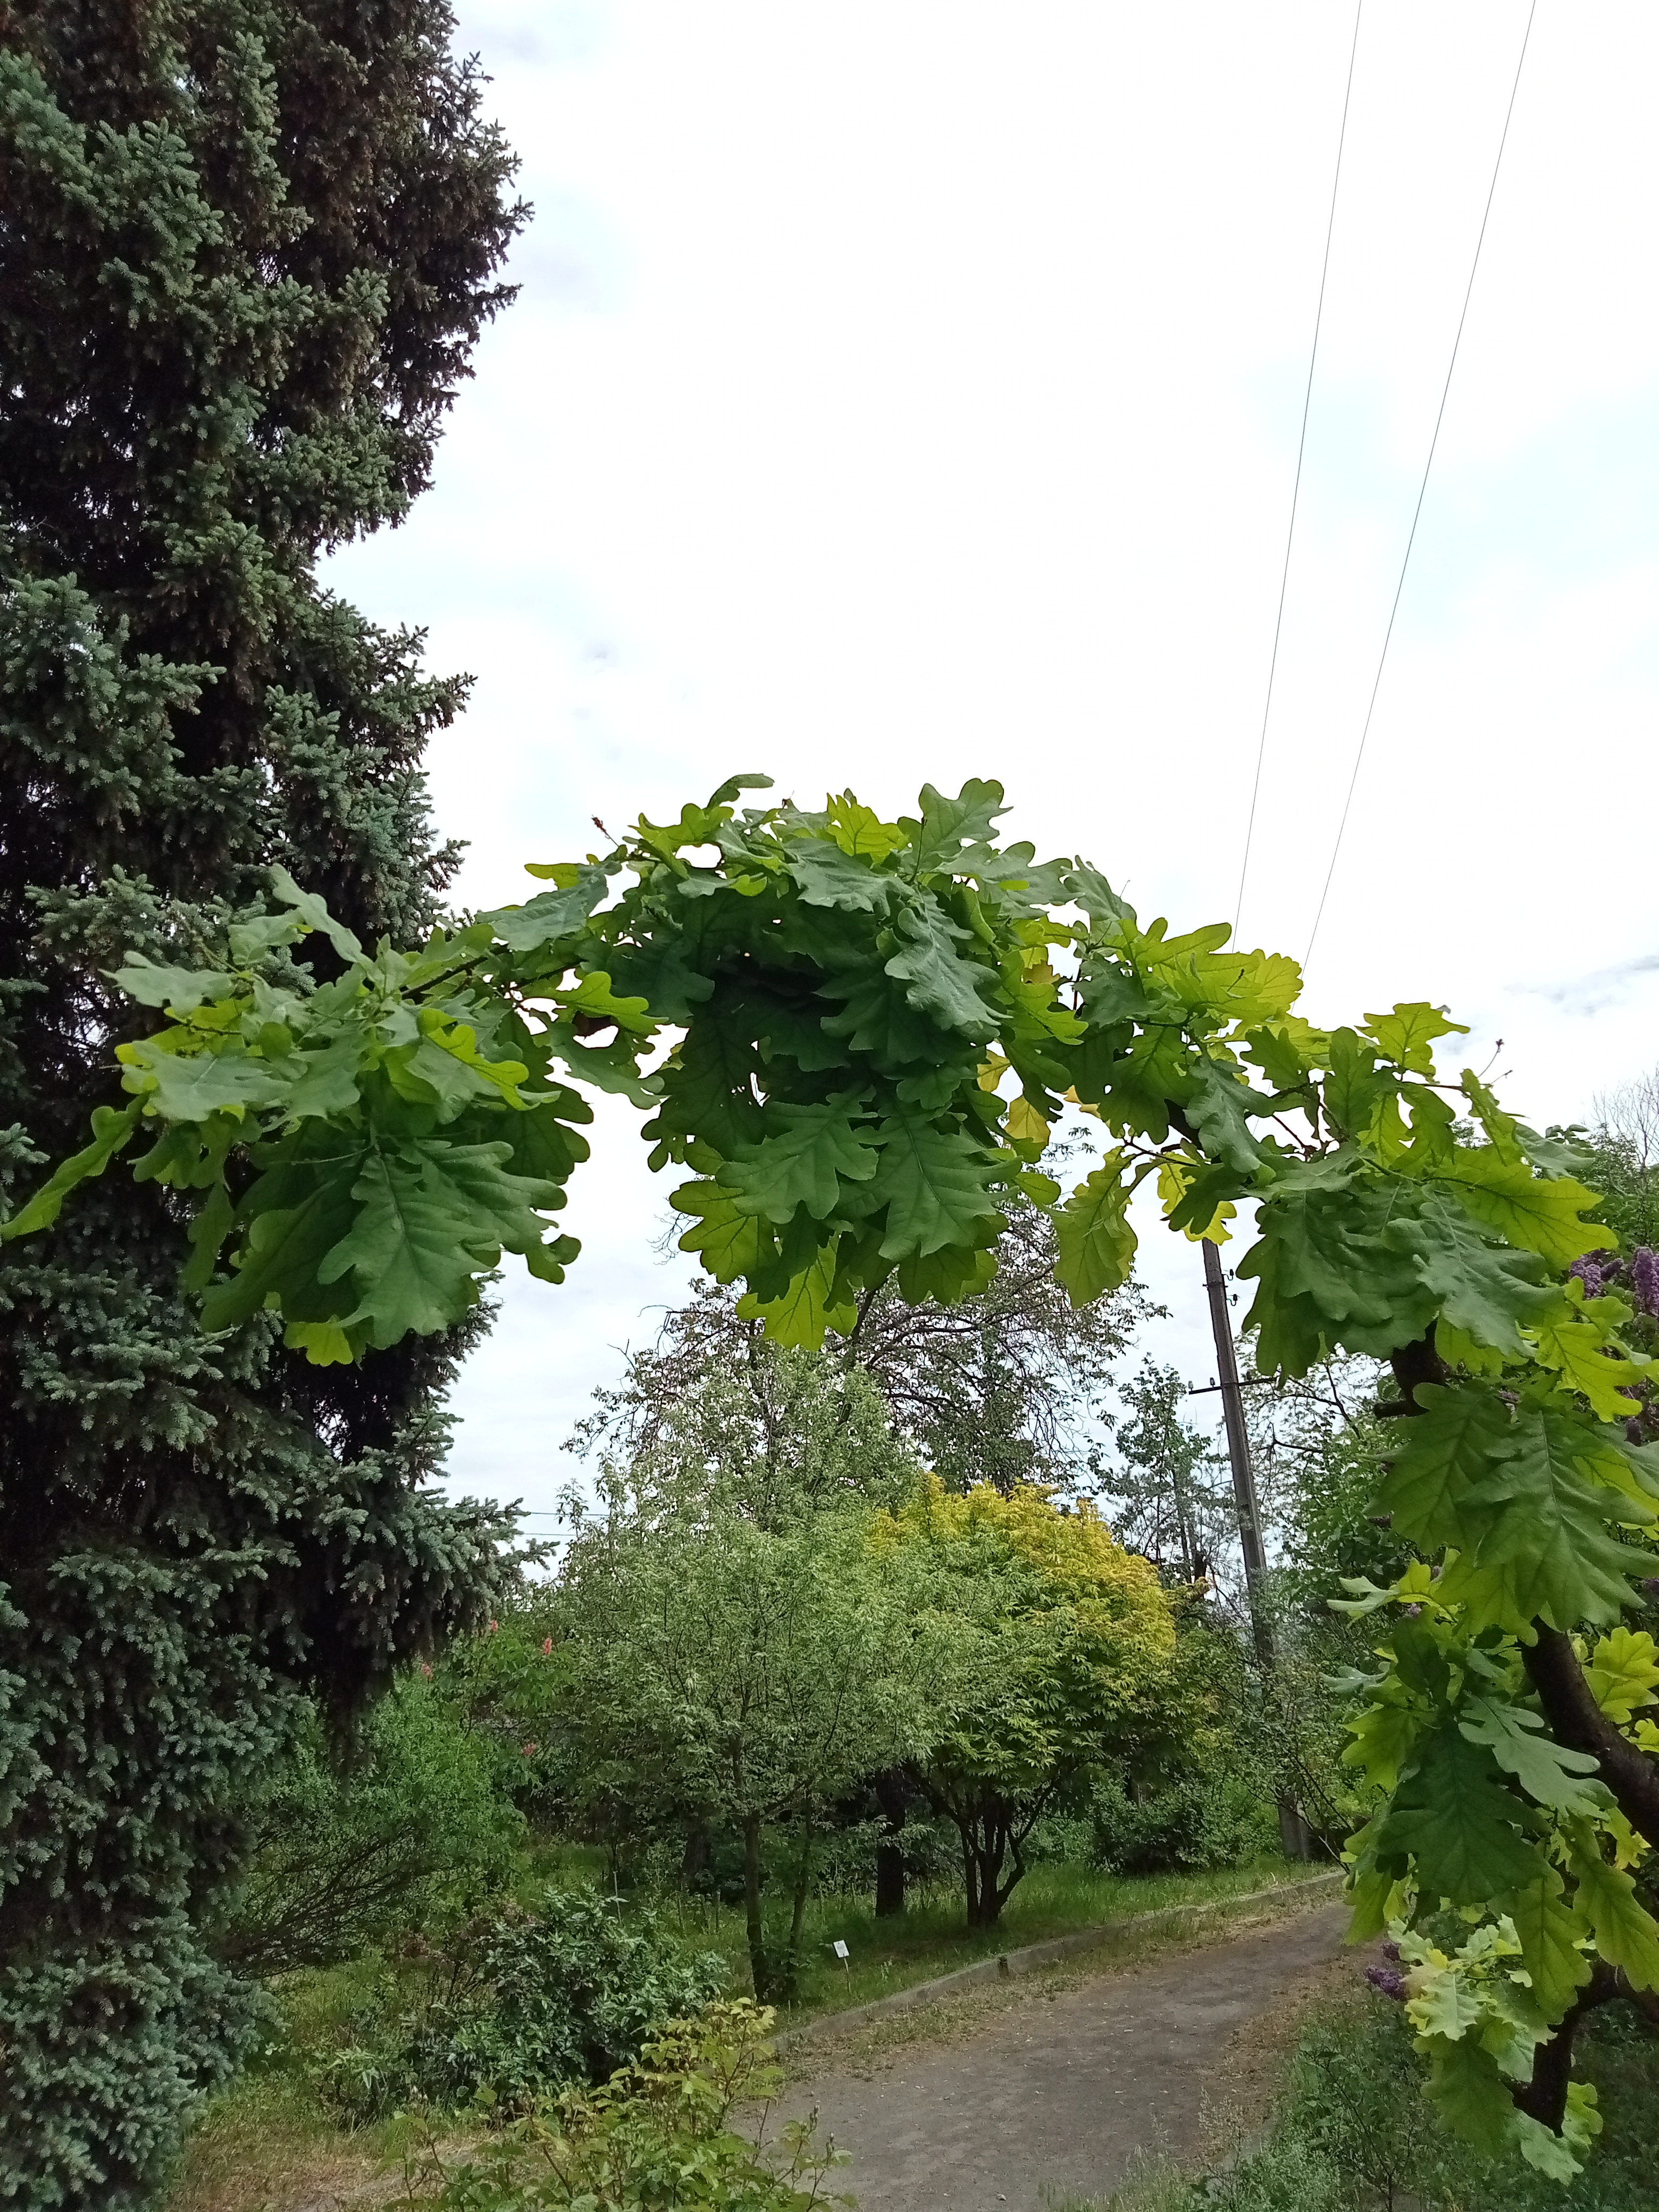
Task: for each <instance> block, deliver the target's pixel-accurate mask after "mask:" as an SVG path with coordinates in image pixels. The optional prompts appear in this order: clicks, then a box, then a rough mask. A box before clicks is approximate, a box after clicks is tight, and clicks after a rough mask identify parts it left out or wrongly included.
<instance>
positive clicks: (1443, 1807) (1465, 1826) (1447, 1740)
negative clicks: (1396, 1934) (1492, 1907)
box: [1378, 1719, 1536, 1905]
mask: <svg viewBox="0 0 1659 2212" xmlns="http://www.w3.org/2000/svg"><path fill="white" fill-rule="evenodd" d="M1522 1814H1523V1808H1522V1805H1521V1803H1520V1802H1519V1801H1518V1800H1517V1799H1516V1798H1515V1797H1512V1796H1510V1793H1509V1791H1508V1790H1504V1789H1502V1788H1500V1786H1499V1784H1498V1766H1497V1764H1496V1762H1495V1760H1494V1759H1493V1758H1492V1753H1491V1752H1490V1751H1489V1750H1487V1748H1486V1746H1485V1745H1484V1744H1477V1743H1471V1742H1470V1741H1468V1737H1467V1736H1465V1735H1462V1733H1461V1731H1460V1730H1459V1729H1458V1727H1457V1724H1456V1723H1455V1720H1452V1719H1447V1720H1445V1721H1443V1722H1442V1723H1441V1724H1440V1726H1439V1727H1438V1728H1437V1729H1435V1730H1434V1731H1433V1732H1432V1733H1431V1735H1428V1736H1426V1737H1425V1738H1424V1740H1423V1741H1422V1742H1421V1744H1419V1747H1418V1751H1417V1757H1416V1761H1415V1763H1414V1765H1413V1767H1412V1768H1411V1770H1410V1771H1409V1772H1408V1773H1407V1774H1405V1775H1404V1776H1402V1777H1401V1782H1400V1784H1399V1787H1398V1788H1397V1789H1396V1790H1395V1793H1394V1802H1393V1803H1392V1804H1391V1805H1390V1806H1389V1812H1388V1816H1387V1818H1386V1820H1384V1822H1383V1830H1382V1833H1381V1835H1380V1837H1379V1838H1378V1848H1379V1850H1383V1851H1409V1852H1410V1853H1411V1854H1412V1856H1413V1858H1415V1860H1416V1861H1417V1872H1418V1880H1419V1883H1420V1884H1421V1887H1422V1888H1423V1891H1424V1893H1425V1895H1426V1896H1429V1897H1448V1898H1449V1899H1451V1901H1452V1903H1453V1904H1454V1905H1478V1904H1481V1903H1484V1901H1485V1900H1486V1899H1487V1898H1489V1897H1492V1896H1494V1895H1497V1894H1499V1893H1502V1892H1504V1891H1505V1890H1510V1889H1518V1888H1519V1887H1521V1886H1522V1884H1523V1883H1524V1882H1525V1881H1528V1878H1529V1877H1530V1876H1531V1875H1532V1874H1533V1872H1534V1868H1535V1865H1536V1853H1535V1852H1534V1850H1533V1849H1532V1847H1531V1845H1530V1844H1528V1843H1527V1841H1526V1840H1525V1838H1523V1837H1522V1836H1520V1835H1519V1834H1517V1832H1516V1826H1515V1824H1516V1821H1517V1820H1520V1819H1521V1818H1522Z"/></svg>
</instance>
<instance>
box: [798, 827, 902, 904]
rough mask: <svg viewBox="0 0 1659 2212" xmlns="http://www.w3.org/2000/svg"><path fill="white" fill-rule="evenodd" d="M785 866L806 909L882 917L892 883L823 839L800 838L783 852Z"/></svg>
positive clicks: (867, 862) (841, 848)
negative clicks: (840, 911) (826, 908)
mask: <svg viewBox="0 0 1659 2212" xmlns="http://www.w3.org/2000/svg"><path fill="white" fill-rule="evenodd" d="M787 867H788V870H789V872H790V874H791V875H792V876H793V878H794V879H795V883H796V884H797V886H798V888H799V891H800V895H801V898H802V900H803V902H805V904H806V905H807V906H828V907H842V908H846V909H847V910H848V911H849V912H852V913H859V914H885V913H886V911H887V908H888V907H889V905H890V903H891V902H892V896H893V892H894V890H895V888H896V880H895V878H893V877H891V876H884V875H881V874H879V873H878V872H877V870H876V869H875V868H873V867H872V866H871V865H870V862H869V861H868V860H860V859H857V858H855V857H854V854H851V853H849V852H848V851H847V850H846V849H845V848H843V847H842V846H841V845H839V844H837V843H836V842H834V841H833V840H831V839H829V838H824V837H804V838H802V839H801V840H800V841H799V842H797V843H792V844H791V845H790V846H789V847H788V848H787Z"/></svg>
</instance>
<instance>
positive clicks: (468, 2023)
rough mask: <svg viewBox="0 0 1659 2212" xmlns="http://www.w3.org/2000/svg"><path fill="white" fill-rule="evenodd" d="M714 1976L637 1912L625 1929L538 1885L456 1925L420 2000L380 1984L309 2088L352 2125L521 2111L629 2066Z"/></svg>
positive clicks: (595, 1903) (585, 1896) (606, 1911)
mask: <svg viewBox="0 0 1659 2212" xmlns="http://www.w3.org/2000/svg"><path fill="white" fill-rule="evenodd" d="M725 1978H726V1962H725V1960H722V1959H721V1958H720V1957H719V1956H718V1955H717V1954H714V1953H709V1954H705V1955H704V1956H702V1957H701V1958H696V1959H687V1958H685V1957H684V1956H683V1955H682V1954H680V1953H679V1951H678V1949H677V1948H675V1947H674V1946H673V1945H671V1943H670V1942H669V1941H668V1940H667V1938H666V1937H665V1936H664V1934H663V1933H662V1931H661V1929H660V1928H659V1925H658V1923H657V1922H656V1921H655V1919H654V1918H653V1917H651V1916H650V1915H649V1914H647V1915H646V1916H644V1917H641V1919H639V1920H638V1921H636V1922H635V1923H633V1924H632V1925H629V1924H627V1923H624V1922H623V1920H622V1919H621V1918H620V1917H619V1915H618V1913H617V1909H616V1907H615V1906H613V1905H611V1904H609V1903H607V1902H606V1901H605V1899H603V1898H600V1897H599V1896H597V1895H595V1894H593V1893H570V1892H564V1891H557V1890H554V1891H550V1892H549V1893H548V1894H547V1896H546V1897H545V1899H544V1902H543V1905H542V1908H541V1910H540V1911H539V1912H538V1913H535V1914H527V1913H520V1912H512V1913H507V1914H502V1915H500V1916H498V1917H495V1918H494V1919H492V1920H489V1921H488V1922H486V1923H483V1924H482V1925H478V1924H475V1925H474V1926H472V1927H471V1928H468V1929H463V1930H462V1931H461V1932H460V1934H459V1937H458V1939H457V1940H456V1941H455V1942H453V1944H452V1945H451V1947H450V1948H449V1951H448V1954H447V1956H443V1957H441V1958H440V1959H438V1960H436V1961H435V1964H434V1966H433V1967H432V1969H430V1970H428V1973H427V1976H426V1981H427V2002H425V2003H424V2005H422V2006H416V2007H410V2005H409V2004H408V2002H407V1984H406V1983H402V1982H399V1981H398V1980H397V1979H396V1978H388V1982H387V1984H386V1985H385V1986H384V1987H383V1989H382V1992H381V1995H380V1997H379V1998H378V1999H377V2000H376V2002H374V2004H372V2005H371V2006H370V2007H369V2008H368V2009H367V2011H366V2012H365V2013H364V2014H363V2015H360V2016H359V2018H358V2019H357V2020H356V2021H355V2022H354V2024H353V2025H354V2027H355V2030H356V2039H355V2040H354V2041H353V2042H352V2043H351V2044H350V2045H348V2046H347V2047H346V2048H345V2049H343V2050H342V2051H337V2053H336V2054H335V2055H334V2057H332V2058H331V2059H330V2060H329V2061H328V2062H327V2063H326V2064H325V2068H324V2069H323V2085H324V2087H325V2090H326V2091H327V2093H329V2095H330V2096H331V2099H332V2100H333V2101H334V2102H335V2103H336V2104H337V2105H338V2106H340V2107H341V2109H342V2110H343V2112H345V2113H346V2114H347V2116H348V2117H349V2118H352V2119H354V2120H368V2119H374V2118H380V2116H381V2115H382V2114H383V2113H386V2112H390V2111H392V2110H393V2109H394V2108H396V2107H397V2106H401V2105H407V2104H411V2103H416V2102H421V2101H424V2102H428V2103H431V2104H434V2105H437V2106H444V2107H448V2106H455V2105H459V2104H463V2103H465V2101H466V2100H468V2099H470V2098H477V2097H479V2096H483V2097H484V2098H486V2099H488V2100H490V2102H491V2103H493V2104H494V2105H496V2106H502V2107H505V2108H506V2109H507V2110H509V2111H523V2110H526V2108H528V2107H530V2106H533V2105H534V2104H535V2103H536V2101H537V2100H538V2099H540V2098H544V2097H546V2096H549V2095H550V2094H551V2093H554V2092H555V2091H556V2090H559V2089H562V2088H564V2087H568V2086H569V2085H570V2084H573V2083H582V2082H590V2083H591V2082H598V2081H605V2079H606V2077H607V2076H608V2075H611V2074H612V2073H614V2072H615V2071H616V2069H617V2068H619V2067H626V2066H629V2065H632V2064H635V2063H637V2062H638V2060H639V2058H640V2055H641V2051H642V2050H643V2048H644V2046H645V2044H646V2040H647V2038H648V2037H649V2036H650V2035H651V2034H652V2033H653V2032H654V2031H656V2030H658V2029H659V2028H661V2027H663V2026H664V2024H665V2022H666V2021H671V2020H674V2019H678V2018H679V2017H682V2016H683V2015H686V2014H689V2013H692V2012H695V2011H696V2010H697V2009H698V2008H699V2007H701V2006H702V2005H703V2004H705V2003H707V2002H708V2000H709V1999H710V1998H711V1997H713V1996H714V1995H715V1993H716V1992H717V1991H718V1990H719V1989H720V1985H721V1984H722V1983H723V1982H724V1981H725Z"/></svg>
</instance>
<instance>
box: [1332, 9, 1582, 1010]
mask: <svg viewBox="0 0 1659 2212" xmlns="http://www.w3.org/2000/svg"><path fill="white" fill-rule="evenodd" d="M1537 13H1538V0H1532V4H1531V6H1530V7H1529V8H1528V10H1527V27H1526V30H1525V32H1524V33H1522V40H1521V52H1520V54H1519V56H1518V58H1516V64H1515V82H1514V83H1513V84H1512V85H1511V86H1510V104H1509V106H1508V107H1506V108H1505V109H1504V129H1503V131H1502V134H1501V135H1500V137H1499V138H1498V158H1497V160H1496V161H1494V162H1493V163H1492V182H1491V184H1490V185H1488V186H1487V187H1486V210H1485V211H1484V213H1483V214H1482V216H1481V217H1480V236H1479V237H1478V238H1477V239H1476V240H1475V241H1474V260H1473V261H1472V262H1471V263H1470V264H1469V281H1468V285H1467V287H1466V288H1465V289H1464V293H1463V312H1462V314H1461V315H1459V317H1458V318H1457V335H1456V337H1454V338H1453V340H1452V349H1451V359H1450V360H1449V362H1447V364H1446V381H1445V383H1444V385H1443V386H1442V388H1441V392H1440V410H1439V412H1438V414H1437V415H1436V416H1435V418H1434V435H1433V436H1432V437H1431V439H1430V440H1429V457H1428V459H1427V460H1425V462H1424V464H1423V481H1422V483H1420V484H1419V486H1418V488H1417V505H1416V507H1414V508H1413V512H1412V526H1411V532H1410V535H1409V536H1408V537H1407V540H1406V556H1405V559H1404V560H1402V561H1401V563H1400V580H1399V581H1398V583H1396V584H1395V587H1394V605H1392V606H1391V607H1390V608H1389V626H1388V629H1386V630H1385V631H1384V632H1383V650H1382V652H1381V653H1379V654H1378V655H1377V661H1376V676H1375V677H1374V678H1373V679H1372V682H1371V696H1370V704H1369V705H1368V706H1367V708H1366V709H1365V721H1364V727H1363V728H1362V730H1361V731H1360V732H1359V747H1358V751H1357V752H1356V753H1355V754H1354V757H1353V774H1352V775H1351V776H1350V777H1349V778H1348V793H1347V797H1346V799H1344V800H1343V802H1342V818H1341V820H1340V822H1339V823H1337V825H1336V842H1335V843H1334V845H1333V846H1332V848H1331V865H1330V866H1329V867H1328V868H1327V869H1326V871H1325V887H1324V889H1323V890H1322V891H1321V892H1320V894H1319V906H1318V909H1317V911H1316V914H1315V915H1314V922H1313V927H1312V928H1311V929H1310V931H1309V932H1308V949H1307V951H1305V952H1304V954H1303V956H1302V965H1303V966H1304V968H1306V966H1307V964H1308V963H1309V961H1310V959H1311V958H1312V957H1313V948H1314V939H1315V938H1316V937H1317V936H1318V934H1319V925H1320V923H1321V922H1322V921H1323V920H1324V918H1325V902H1326V900H1327V899H1328V897H1329V896H1330V895H1331V878H1333V877H1334V875H1335V873H1336V861H1337V855H1338V854H1340V852H1341V850H1342V838H1343V834H1344V832H1345V831H1346V829H1347V826H1348V815H1349V811H1350V810H1351V809H1352V805H1353V795H1354V792H1355V790H1356V789H1357V788H1358V783H1359V769H1360V763H1362V762H1363V761H1364V757H1365V740H1366V739H1367V738H1369V737H1370V733H1371V717H1372V715H1373V714H1375V713H1376V695H1377V692H1378V691H1379V690H1381V688H1382V684H1383V664H1384V662H1386V660H1387V659H1388V657H1389V640H1390V639H1391V638H1392V637H1393V635H1394V618H1395V616H1396V615H1397V614H1398V613H1399V612H1400V595H1401V592H1403V591H1404V590H1405V588H1406V570H1407V568H1408V567H1409V566H1410V564H1411V557H1412V547H1413V545H1414V544H1416V543H1417V526H1418V522H1419V520H1420V518H1421V516H1422V513H1423V495H1424V494H1425V492H1426V491H1427V489H1428V488H1429V471H1430V470H1431V468H1432V467H1433V466H1434V450H1435V447H1437V445H1438V444H1439V442H1440V425H1441V424H1442V422H1444V420H1445V418H1446V401H1447V398H1448V397H1449V394H1450V392H1451V381H1452V372H1453V370H1454V369H1455V368H1456V367H1457V349H1458V348H1459V346H1461V345H1462V343H1463V325H1464V324H1465V323H1466V322H1467V321H1468V313H1469V301H1470V300H1471V299H1472V298H1473V297H1474V279H1475V273H1476V271H1477V270H1479V268H1480V249H1481V247H1482V246H1484V245H1485V244H1486V224H1487V222H1488V220H1489V218H1490V217H1491V215H1492V198H1493V196H1494V194H1495V193H1496V192H1497V190H1498V171H1499V170H1500V169H1501V168H1502V167H1503V166H1504V147H1505V146H1506V145H1507V144H1508V143H1509V136H1510V118H1511V117H1512V116H1513V115H1514V113H1515V96H1516V93H1518V92H1519V91H1520V89H1521V70H1522V64H1524V63H1525V61H1526V58H1527V46H1528V41H1529V40H1530V39H1531V37H1532V19H1533V17H1534V15H1536V14H1537Z"/></svg>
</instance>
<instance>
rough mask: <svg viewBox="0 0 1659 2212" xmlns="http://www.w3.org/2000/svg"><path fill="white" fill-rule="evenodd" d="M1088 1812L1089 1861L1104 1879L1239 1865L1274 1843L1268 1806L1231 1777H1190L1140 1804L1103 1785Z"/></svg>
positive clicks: (1275, 1834)
mask: <svg viewBox="0 0 1659 2212" xmlns="http://www.w3.org/2000/svg"><path fill="white" fill-rule="evenodd" d="M1092 1811H1093V1820H1094V1842H1093V1849H1092V1857H1093V1858H1094V1861H1095V1863H1096V1864H1097V1866H1101V1867H1103V1868H1104V1869H1106V1871H1107V1872H1108V1873H1109V1874H1164V1873H1167V1872H1169V1871H1170V1870H1171V1869H1175V1868H1177V1867H1187V1868H1206V1867H1231V1866H1243V1865H1244V1864H1246V1863H1248V1862H1249V1860H1251V1859H1253V1858H1258V1857H1261V1854H1262V1853H1263V1852H1264V1851H1268V1850H1273V1849H1275V1848H1276V1847H1277V1844H1278V1841H1279V1831H1278V1826H1277V1822H1276V1820H1275V1816H1274V1811H1273V1807H1272V1806H1271V1805H1270V1804H1268V1803H1267V1802H1266V1800H1265V1799H1264V1797H1263V1796H1262V1795H1261V1791H1260V1790H1258V1789H1256V1788H1255V1786H1254V1785H1253V1784H1251V1783H1250V1782H1249V1780H1248V1779H1246V1778H1244V1777H1243V1776H1240V1775H1237V1774H1226V1773H1223V1774H1219V1775H1214V1776H1197V1775H1190V1776H1188V1777H1186V1778H1183V1779H1182V1780H1181V1781H1179V1782H1177V1783H1176V1784H1173V1785H1172V1786H1171V1787H1170V1788H1169V1789H1167V1790H1158V1791H1155V1792H1154V1793H1153V1794H1152V1796H1149V1797H1147V1798H1146V1799H1144V1800H1142V1801H1141V1802H1136V1801H1135V1800H1134V1799H1133V1798H1132V1797H1131V1796H1129V1795H1128V1793H1127V1790H1125V1789H1124V1788H1123V1785H1122V1784H1121V1783H1120V1782H1118V1781H1116V1780H1110V1781H1104V1782H1102V1783H1101V1784H1099V1785H1098V1786H1097V1789H1096V1791H1095V1795H1094V1801H1093V1807H1092Z"/></svg>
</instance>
